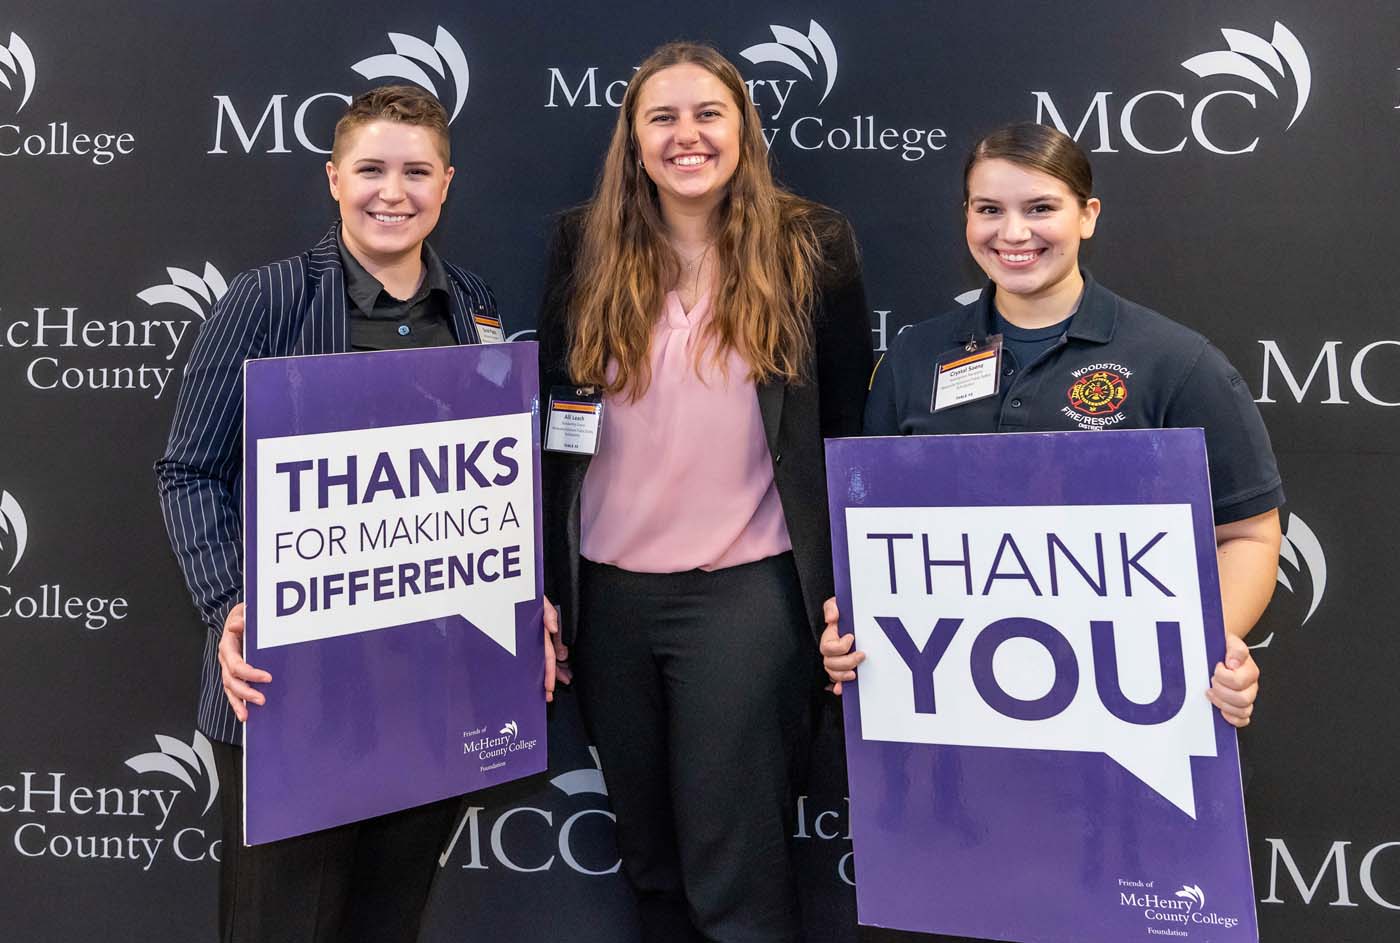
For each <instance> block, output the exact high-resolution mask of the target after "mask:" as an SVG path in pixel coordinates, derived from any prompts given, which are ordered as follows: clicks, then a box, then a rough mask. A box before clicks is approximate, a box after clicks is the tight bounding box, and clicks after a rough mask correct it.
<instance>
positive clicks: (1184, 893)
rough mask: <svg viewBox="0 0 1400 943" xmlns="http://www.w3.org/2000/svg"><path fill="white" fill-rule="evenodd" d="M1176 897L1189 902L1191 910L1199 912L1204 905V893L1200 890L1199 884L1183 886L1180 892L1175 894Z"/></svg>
mask: <svg viewBox="0 0 1400 943" xmlns="http://www.w3.org/2000/svg"><path fill="white" fill-rule="evenodd" d="M1176 896H1177V897H1184V898H1186V899H1187V900H1188V901H1190V905H1189V906H1190V907H1191V908H1192V909H1193V910H1201V909H1203V908H1204V907H1205V905H1206V892H1205V891H1203V890H1201V885H1199V884H1183V885H1181V890H1179V891H1177V892H1176Z"/></svg>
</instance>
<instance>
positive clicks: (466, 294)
mask: <svg viewBox="0 0 1400 943" xmlns="http://www.w3.org/2000/svg"><path fill="white" fill-rule="evenodd" d="M338 226H339V224H336V226H333V227H331V229H330V231H329V232H327V233H326V235H325V237H324V238H323V239H322V240H321V241H320V242H318V243H317V244H316V246H315V247H314V248H312V249H311V250H310V251H309V252H303V253H301V254H300V255H296V256H293V257H292V258H290V259H283V260H282V261H280V262H273V263H271V264H269V265H264V266H261V267H260V268H256V269H253V270H251V271H248V272H244V273H242V274H240V275H239V276H237V277H236V278H235V279H234V280H233V281H232V282H231V283H230V284H229V287H228V292H227V293H226V294H225V295H224V297H223V298H222V299H221V300H220V301H219V303H218V304H216V305H215V306H214V310H213V312H212V313H211V314H210V316H209V320H208V321H207V322H205V324H204V326H203V327H202V328H201V329H200V332H199V336H198V337H197V338H196V340H195V344H194V349H193V350H191V351H190V359H189V363H188V364H186V366H185V372H184V379H183V381H182V383H181V386H180V396H179V399H178V400H177V402H176V405H175V418H174V420H173V421H172V423H171V426H170V439H169V442H168V443H167V444H166V447H165V454H164V455H163V456H162V457H161V459H160V461H158V462H156V466H155V469H156V481H157V485H158V490H159V493H160V506H161V512H162V513H163V514H164V516H165V528H166V530H167V531H168V532H169V534H170V544H171V547H172V548H173V549H174V551H175V556H176V558H177V560H178V561H179V564H180V568H181V570H183V571H184V575H185V583H186V584H187V585H188V587H189V591H190V595H191V596H192V597H193V598H194V604H195V608H196V609H197V610H198V611H199V616H200V619H201V621H203V623H204V626H205V643H204V660H203V668H202V671H201V676H200V683H199V716H198V727H199V729H200V730H201V731H202V732H203V733H204V734H205V735H206V736H208V737H210V738H212V739H214V740H221V741H223V742H225V743H239V742H241V741H242V738H243V732H242V730H241V729H240V727H239V725H238V720H237V718H235V717H234V715H233V709H232V708H230V707H229V704H228V701H227V699H226V698H225V697H224V691H223V684H222V681H221V679H220V676H219V663H218V644H219V637H220V635H221V634H222V633H223V627H224V620H225V619H226V618H228V614H229V611H230V610H231V609H233V607H234V606H235V605H237V604H238V602H239V601H240V600H242V598H243V511H242V495H243V361H245V360H250V359H254V358H258V357H285V356H289V355H293V354H332V353H344V352H345V351H348V350H349V349H350V320H349V316H348V313H347V311H346V297H345V273H344V270H343V269H342V267H341V262H340V250H339V248H338V247H337V245H336V231H337V227H338ZM443 268H444V269H446V271H447V277H448V282H449V283H450V285H451V288H452V290H451V292H450V293H449V294H450V298H449V305H448V307H449V309H450V310H451V313H452V331H453V333H454V334H455V335H456V337H457V340H458V342H459V343H463V344H476V343H480V340H481V339H480V336H479V335H478V334H477V330H476V323H475V320H474V317H473V316H474V315H477V314H487V315H492V316H494V315H495V314H496V300H495V297H494V296H493V295H492V294H491V290H490V289H489V288H487V287H486V283H485V282H483V281H482V280H481V279H480V278H478V277H477V276H475V275H473V274H472V273H470V272H467V271H465V270H464V269H461V268H458V267H457V266H455V265H452V264H450V263H448V262H443Z"/></svg>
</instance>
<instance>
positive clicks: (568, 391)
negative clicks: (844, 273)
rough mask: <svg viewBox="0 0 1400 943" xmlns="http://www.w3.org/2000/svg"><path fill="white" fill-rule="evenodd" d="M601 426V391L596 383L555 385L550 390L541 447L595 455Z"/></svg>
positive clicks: (576, 453) (549, 449)
mask: <svg viewBox="0 0 1400 943" xmlns="http://www.w3.org/2000/svg"><path fill="white" fill-rule="evenodd" d="M602 425H603V394H602V391H600V390H599V389H598V388H597V387H595V386H556V387H554V389H552V390H550V391H549V422H548V423H547V424H546V426H545V434H544V447H545V449H546V450H548V451H550V452H572V453H574V454H575V455H594V454H596V453H597V451H598V431H599V429H601V428H602Z"/></svg>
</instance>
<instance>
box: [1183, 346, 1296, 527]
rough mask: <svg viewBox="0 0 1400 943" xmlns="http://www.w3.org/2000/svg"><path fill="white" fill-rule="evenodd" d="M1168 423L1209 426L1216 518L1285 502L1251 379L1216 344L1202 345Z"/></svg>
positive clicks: (1237, 516) (1220, 520) (1217, 520)
mask: <svg viewBox="0 0 1400 943" xmlns="http://www.w3.org/2000/svg"><path fill="white" fill-rule="evenodd" d="M1164 424H1165V425H1166V426H1168V427H1170V428H1190V427H1194V426H1199V427H1201V428H1202V429H1204V430H1205V433H1206V454H1207V458H1208V461H1209V462H1210V491H1211V499H1212V502H1213V504H1214V505H1215V523H1216V524H1229V523H1231V522H1233V521H1239V520H1244V519H1245V518H1247V517H1253V516H1254V515H1256V514H1263V513H1264V512H1265V511H1269V510H1272V509H1273V508H1276V507H1279V506H1280V505H1282V504H1283V482H1282V479H1281V478H1280V477H1279V473H1278V462H1277V461H1276V460H1275V459H1274V450H1273V446H1272V445H1271V444H1270V443H1269V431H1268V430H1267V429H1266V428H1265V427H1264V419H1263V417H1261V416H1260V415H1259V408H1258V407H1257V406H1256V405H1255V404H1254V398H1253V396H1252V395H1251V394H1250V392H1249V385H1248V384H1247V383H1245V381H1244V378H1243V377H1241V376H1240V374H1239V371H1237V370H1236V369H1235V368H1234V367H1233V366H1231V364H1230V362H1229V361H1228V360H1226V359H1225V355H1224V354H1222V353H1221V352H1220V351H1218V350H1216V349H1215V347H1213V346H1211V345H1210V344H1206V345H1205V346H1204V349H1203V350H1202V351H1201V355H1200V356H1199V357H1198V358H1197V359H1196V363H1195V364H1194V365H1193V366H1192V368H1191V370H1190V371H1189V372H1188V373H1187V375H1186V378H1185V379H1184V380H1183V381H1182V383H1181V386H1180V387H1179V388H1178V389H1177V392H1176V394H1175V395H1174V396H1173V397H1172V401H1171V402H1170V403H1169V404H1168V406H1167V411H1166V417H1165V423H1164Z"/></svg>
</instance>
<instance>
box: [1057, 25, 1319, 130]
mask: <svg viewBox="0 0 1400 943" xmlns="http://www.w3.org/2000/svg"><path fill="white" fill-rule="evenodd" d="M1220 33H1221V35H1222V36H1224V37H1225V48H1224V49H1213V50H1209V51H1206V52H1202V53H1200V54H1198V55H1194V56H1191V57H1190V58H1189V59H1187V60H1185V61H1184V62H1182V63H1181V65H1182V67H1183V68H1185V69H1186V70H1187V71H1188V72H1191V73H1192V74H1194V75H1196V76H1198V77H1200V78H1203V79H1217V78H1220V77H1225V78H1227V79H1231V80H1239V81H1243V82H1244V83H1246V88H1245V89H1239V88H1217V89H1216V90H1215V91H1212V92H1209V93H1208V94H1204V95H1202V94H1199V93H1188V92H1185V91H1178V90H1176V89H1170V88H1151V89H1147V90H1146V91H1139V92H1136V93H1135V94H1132V95H1131V96H1129V97H1126V98H1124V97H1122V96H1117V95H1115V92H1114V91H1113V90H1098V91H1095V92H1093V93H1092V98H1090V100H1089V104H1088V107H1087V110H1086V111H1085V112H1084V113H1083V114H1084V116H1083V118H1081V119H1080V120H1079V122H1078V124H1074V123H1073V120H1072V119H1073V117H1074V115H1075V114H1077V113H1078V111H1077V109H1078V108H1079V107H1081V106H1082V105H1081V104H1080V103H1075V104H1073V105H1070V106H1069V108H1068V109H1062V108H1061V107H1060V105H1064V104H1066V101H1065V99H1064V98H1063V97H1062V98H1061V101H1060V103H1059V104H1057V103H1056V102H1055V101H1054V100H1053V99H1052V98H1051V96H1050V93H1049V92H1048V91H1038V92H1031V95H1032V96H1033V97H1034V99H1035V120H1036V121H1039V122H1042V123H1049V124H1053V125H1054V126H1055V127H1057V128H1059V129H1060V130H1061V131H1063V132H1065V133H1066V134H1069V135H1071V136H1072V137H1073V138H1074V139H1075V140H1076V141H1079V140H1081V138H1082V137H1083V136H1084V135H1086V134H1093V133H1094V132H1096V133H1097V137H1098V143H1097V146H1096V147H1094V149H1093V151H1094V153H1096V154H1114V153H1118V152H1119V151H1120V150H1122V149H1124V148H1125V147H1126V149H1129V150H1133V151H1137V152H1138V153H1140V154H1153V155H1162V154H1176V153H1180V152H1182V151H1184V150H1186V148H1187V146H1188V145H1189V144H1191V143H1192V142H1194V143H1195V145H1196V146H1199V147H1201V148H1204V149H1205V150H1207V151H1210V152H1212V153H1214V154H1224V155H1236V154H1248V153H1250V152H1252V151H1253V150H1254V149H1255V148H1256V147H1258V146H1259V137H1258V136H1257V135H1255V136H1253V137H1252V138H1251V137H1249V135H1248V132H1244V133H1241V131H1240V128H1241V126H1242V123H1241V122H1239V121H1234V122H1231V123H1230V124H1228V125H1225V123H1224V122H1223V121H1220V120H1217V121H1215V123H1214V124H1212V125H1211V129H1210V130H1209V131H1208V130H1207V124H1208V123H1209V122H1208V121H1207V115H1208V112H1209V110H1210V109H1211V106H1212V103H1213V102H1216V101H1218V100H1220V99H1222V98H1224V99H1233V100H1234V102H1235V104H1236V106H1237V107H1238V104H1239V102H1241V101H1242V102H1244V103H1245V104H1246V105H1248V107H1249V109H1250V110H1251V111H1255V110H1258V108H1259V95H1258V94H1256V93H1262V94H1265V95H1268V96H1270V97H1272V98H1274V99H1276V100H1279V101H1283V100H1284V99H1285V98H1287V97H1290V96H1287V95H1285V91H1287V89H1288V84H1290V83H1291V85H1292V90H1291V91H1292V95H1291V98H1292V103H1293V110H1292V114H1291V116H1290V117H1289V119H1288V124H1287V125H1286V126H1285V127H1284V130H1285V131H1286V130H1288V129H1289V128H1292V127H1293V125H1294V124H1295V123H1296V122H1297V121H1298V118H1299V116H1301V115H1302V114H1303V109H1304V108H1306V107H1307V104H1308V96H1309V94H1310V93H1311V91H1312V65H1311V63H1310V62H1309V61H1308V54H1307V51H1306V50H1305V49H1304V48H1303V44H1302V43H1301V42H1300V41H1299V40H1298V37H1297V36H1295V35H1294V34H1293V31H1292V30H1290V29H1289V28H1288V27H1287V26H1284V25H1283V24H1282V23H1279V22H1275V23H1274V28H1273V34H1272V36H1271V37H1270V38H1269V39H1265V38H1264V37H1263V36H1260V35H1257V34H1255V33H1250V32H1246V31H1245V30H1241V29H1229V28H1225V29H1221V30H1220ZM1213 84H1217V83H1213ZM1280 89H1283V90H1284V91H1281V90H1280ZM1110 99H1111V100H1110ZM1120 101H1121V102H1122V105H1121V107H1120V108H1119V112H1118V120H1117V125H1118V128H1117V132H1118V133H1117V136H1115V134H1114V128H1113V124H1114V122H1113V120H1112V115H1111V110H1112V109H1113V108H1114V107H1119V106H1118V103H1119V102H1120ZM1140 107H1141V112H1139V110H1138V109H1139V108H1140ZM1066 117H1068V118H1070V119H1071V120H1070V121H1066V120H1065V119H1066ZM1071 128H1073V130H1072V131H1071ZM1229 134H1233V135H1234V137H1233V138H1227V135H1229Z"/></svg>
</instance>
